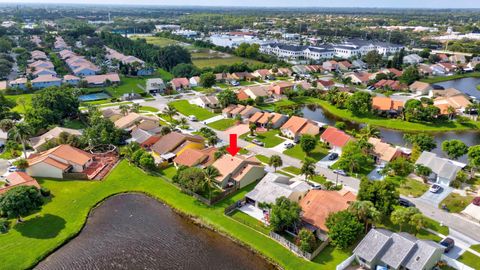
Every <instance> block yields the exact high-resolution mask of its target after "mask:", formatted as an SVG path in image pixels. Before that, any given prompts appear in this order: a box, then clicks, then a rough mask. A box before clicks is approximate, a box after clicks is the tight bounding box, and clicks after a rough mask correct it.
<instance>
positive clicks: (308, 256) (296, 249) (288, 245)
mask: <svg viewBox="0 0 480 270" xmlns="http://www.w3.org/2000/svg"><path fill="white" fill-rule="evenodd" d="M270 237H271V238H272V239H273V240H275V241H277V242H278V243H280V244H282V245H283V246H284V247H286V248H288V249H289V250H290V251H292V252H293V253H295V254H297V255H299V256H301V257H303V258H304V259H307V260H309V261H311V260H313V259H314V258H315V257H316V256H317V255H318V253H320V251H322V250H323V249H324V248H325V247H326V246H327V245H328V241H324V242H322V243H321V244H320V246H318V247H317V249H315V250H314V251H313V252H312V253H309V252H305V251H302V250H300V248H299V247H298V246H297V245H295V244H294V243H292V242H290V241H288V240H287V239H285V238H284V237H283V236H281V235H279V234H277V233H275V232H270Z"/></svg>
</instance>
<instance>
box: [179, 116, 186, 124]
mask: <svg viewBox="0 0 480 270" xmlns="http://www.w3.org/2000/svg"><path fill="white" fill-rule="evenodd" d="M178 124H179V125H180V126H185V125H187V124H188V120H187V118H185V117H182V118H180V120H178Z"/></svg>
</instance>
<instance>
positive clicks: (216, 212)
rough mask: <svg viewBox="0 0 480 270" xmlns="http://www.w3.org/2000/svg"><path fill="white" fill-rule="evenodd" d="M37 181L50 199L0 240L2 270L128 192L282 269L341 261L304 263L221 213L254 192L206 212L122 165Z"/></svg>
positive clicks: (40, 251)
mask: <svg viewBox="0 0 480 270" xmlns="http://www.w3.org/2000/svg"><path fill="white" fill-rule="evenodd" d="M39 182H40V184H41V185H42V186H44V187H47V188H49V189H50V190H51V192H52V194H53V195H54V197H53V199H52V200H51V201H50V202H48V203H47V204H46V205H44V206H43V208H42V210H41V211H40V212H37V213H34V214H32V215H30V216H28V217H25V218H24V222H23V223H22V224H19V225H15V226H14V227H13V228H12V229H10V231H9V232H8V233H6V234H3V235H0V261H1V262H2V268H4V269H25V268H30V267H32V266H33V265H34V264H35V263H36V262H38V261H40V260H41V259H42V258H43V257H45V256H47V255H48V254H49V253H50V252H53V251H54V250H55V249H56V248H58V247H59V246H60V245H61V244H62V243H64V242H65V241H67V240H69V239H71V238H72V237H74V236H75V235H76V234H77V233H78V232H79V231H80V230H81V229H82V227H83V225H84V223H85V221H86V218H87V215H88V213H89V211H90V209H91V208H92V207H94V206H95V205H97V204H98V203H99V202H101V201H102V200H104V199H105V198H107V197H109V196H112V195H114V194H118V193H123V192H131V191H133V192H143V193H146V194H149V195H151V196H152V197H154V198H156V199H159V200H161V201H163V202H165V203H166V204H168V205H170V206H171V207H172V208H174V209H176V210H178V211H181V212H183V213H185V214H187V215H190V216H192V217H193V218H195V219H196V220H199V221H201V222H203V223H204V224H206V225H208V226H212V227H214V228H215V229H216V230H219V231H221V232H223V233H226V234H229V235H231V236H232V237H234V238H236V239H237V240H239V241H241V242H243V243H245V244H247V245H249V246H250V247H252V248H254V249H256V250H258V251H260V252H261V253H262V254H263V255H265V256H267V257H269V258H271V259H273V260H275V261H276V262H278V263H279V264H280V266H281V267H282V268H284V269H330V268H329V267H328V268H325V265H326V264H328V265H331V266H333V265H336V264H337V263H338V262H339V261H341V260H340V258H339V257H338V256H341V254H339V255H338V256H333V255H328V254H329V251H327V252H326V255H323V256H322V259H321V260H319V259H317V260H316V261H314V262H307V261H305V260H304V259H301V258H298V257H297V256H295V255H294V254H293V253H291V252H289V251H288V250H286V249H285V248H284V247H283V246H281V245H280V244H278V243H276V242H275V241H273V240H271V239H270V238H268V237H267V236H265V235H263V234H262V233H259V232H257V231H256V230H254V229H252V228H250V227H248V226H246V225H244V224H241V223H239V222H237V221H235V220H233V219H231V218H230V217H227V216H225V215H224V214H223V210H224V209H225V207H226V206H228V205H231V204H232V203H234V202H236V201H237V200H239V199H240V198H242V197H243V196H245V194H246V193H247V192H248V191H249V189H251V188H253V187H249V188H248V189H242V190H240V191H239V192H237V193H236V194H235V195H233V196H232V197H229V198H227V199H225V200H223V201H221V202H219V203H218V204H217V205H215V206H212V207H209V206H206V205H203V204H201V203H199V202H198V201H197V200H195V199H194V198H193V197H191V196H188V195H186V194H184V193H182V192H180V190H179V189H177V188H176V187H175V186H173V185H172V184H171V183H169V182H168V181H165V180H163V179H161V178H159V177H155V176H151V175H147V174H145V173H143V172H142V171H141V170H139V169H137V168H135V167H132V166H130V165H129V164H128V162H126V161H122V162H121V163H120V164H119V165H118V166H117V167H116V168H115V169H114V170H113V171H112V173H111V174H110V175H109V176H108V177H107V178H106V179H104V180H103V181H68V180H50V179H39ZM332 252H333V251H332ZM13 254H14V256H13ZM332 256H333V257H332ZM345 256H346V253H345ZM345 258H346V257H345ZM337 260H338V261H337ZM342 260H343V259H342Z"/></svg>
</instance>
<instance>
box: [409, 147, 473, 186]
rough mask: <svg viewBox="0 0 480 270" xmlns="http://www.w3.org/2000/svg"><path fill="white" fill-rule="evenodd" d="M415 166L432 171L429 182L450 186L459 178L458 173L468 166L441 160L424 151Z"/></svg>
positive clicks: (433, 154) (444, 159)
mask: <svg viewBox="0 0 480 270" xmlns="http://www.w3.org/2000/svg"><path fill="white" fill-rule="evenodd" d="M415 164H420V165H423V166H425V167H428V168H430V169H431V170H432V174H431V175H430V176H429V180H430V181H433V182H435V183H437V184H442V185H446V186H449V185H450V182H451V181H453V180H454V179H455V178H456V177H457V173H458V172H459V171H460V170H462V169H463V168H464V167H465V166H466V164H464V163H460V162H457V161H453V160H450V159H446V158H441V157H439V156H437V154H435V153H432V152H427V151H423V153H422V154H421V155H420V157H419V158H418V159H417V162H415Z"/></svg>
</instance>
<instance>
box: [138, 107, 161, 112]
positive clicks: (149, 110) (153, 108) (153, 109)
mask: <svg viewBox="0 0 480 270" xmlns="http://www.w3.org/2000/svg"><path fill="white" fill-rule="evenodd" d="M140 111H146V112H154V113H155V112H158V109H157V108H155V107H150V106H140Z"/></svg>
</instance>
